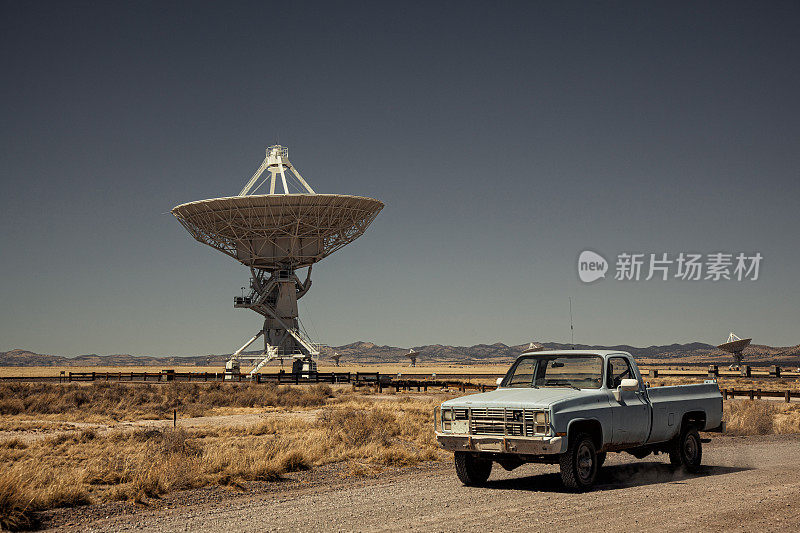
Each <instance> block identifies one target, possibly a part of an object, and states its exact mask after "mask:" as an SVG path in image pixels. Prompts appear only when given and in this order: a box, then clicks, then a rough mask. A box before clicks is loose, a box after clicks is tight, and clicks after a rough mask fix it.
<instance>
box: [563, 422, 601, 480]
mask: <svg viewBox="0 0 800 533" xmlns="http://www.w3.org/2000/svg"><path fill="white" fill-rule="evenodd" d="M559 463H560V464H561V481H562V482H563V483H564V486H565V487H567V488H568V489H571V490H578V491H582V490H586V489H588V488H589V487H591V486H592V485H593V484H594V480H595V478H597V470H598V468H599V462H598V460H597V449H596V448H595V445H594V441H592V438H591V437H590V436H589V435H587V434H586V433H580V434H578V435H576V436H575V438H574V439H571V440H570V443H569V447H568V448H567V451H566V452H564V453H562V454H561V457H560V458H559Z"/></svg>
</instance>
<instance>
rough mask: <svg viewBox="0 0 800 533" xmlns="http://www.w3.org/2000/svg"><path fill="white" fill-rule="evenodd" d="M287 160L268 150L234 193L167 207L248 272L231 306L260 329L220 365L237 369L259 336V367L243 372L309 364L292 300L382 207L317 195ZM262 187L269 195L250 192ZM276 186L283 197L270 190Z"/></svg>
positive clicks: (310, 349)
mask: <svg viewBox="0 0 800 533" xmlns="http://www.w3.org/2000/svg"><path fill="white" fill-rule="evenodd" d="M288 156H289V152H288V149H287V148H285V147H283V146H279V145H275V146H270V147H268V148H267V153H266V157H265V158H264V161H263V162H262V163H261V166H260V167H259V168H258V170H256V172H255V174H253V177H252V178H250V181H248V182H247V184H246V185H245V186H244V188H243V189H242V190H241V191H240V192H239V195H238V196H230V197H224V198H212V199H210V200H199V201H196V202H189V203H185V204H181V205H179V206H176V207H175V208H173V209H172V214H173V215H175V218H177V219H178V221H179V222H180V223H181V224H182V225H183V226H184V227H185V228H186V229H187V230H188V231H189V233H190V234H191V235H192V237H194V238H195V239H197V240H198V241H200V242H201V243H203V244H207V245H208V246H211V247H212V248H215V249H217V250H219V251H221V252H223V253H225V254H227V255H229V256H231V257H233V258H234V259H236V260H237V261H239V262H240V263H242V264H244V265H245V266H247V267H250V272H251V274H252V278H251V280H250V289H251V292H250V294H249V295H247V296H245V295H244V294H243V295H242V296H241V297H237V298H235V299H234V307H239V308H249V309H253V310H254V311H256V312H258V313H260V314H262V315H263V316H264V317H265V322H264V328H263V329H262V330H261V331H260V332H259V333H258V334H257V335H256V336H254V337H253V338H252V339H250V340H249V341H248V342H247V343H246V344H245V345H244V346H242V347H241V348H239V350H237V351H236V352H234V353H233V355H232V357H231V361H229V363H231V364H229V365H228V368H231V369H234V368H238V360H239V359H245V358H246V357H244V356H241V353H242V352H243V351H244V350H245V349H246V348H247V347H248V346H250V344H252V343H253V342H255V341H256V339H258V338H259V337H260V336H262V335H263V336H264V353H263V354H261V355H260V356H257V357H255V358H254V359H258V360H259V362H258V364H257V365H256V367H255V368H254V369H253V371H252V372H251V374H252V373H253V372H256V371H257V370H258V369H260V368H261V366H263V365H264V364H265V363H266V362H267V361H269V360H270V359H274V358H283V357H287V358H288V357H294V358H298V357H299V358H302V359H306V360H310V357H311V356H312V355H318V354H319V349H318V347H317V346H316V345H314V344H313V343H311V342H310V341H309V340H308V339H307V338H306V337H305V335H304V334H303V332H302V331H301V329H300V327H299V323H298V320H297V316H298V315H297V299H299V298H301V297H302V296H303V295H305V293H306V292H307V291H308V289H309V288H310V286H311V266H312V265H313V264H314V263H316V262H318V261H320V260H321V259H323V258H325V257H327V256H329V255H330V254H332V253H333V252H335V251H336V250H338V249H339V248H342V247H343V246H345V245H347V244H349V243H351V242H353V241H354V240H355V239H357V238H358V237H360V236H361V235H363V234H364V232H365V231H366V229H367V227H369V225H370V224H371V223H372V221H373V220H375V217H376V216H378V213H379V212H380V210H381V209H383V203H382V202H380V201H378V200H375V199H374V198H366V197H363V196H349V195H341V194H317V193H316V192H315V191H314V189H312V188H311V186H310V185H309V184H308V183H307V182H306V181H305V179H303V177H302V176H301V175H300V173H299V172H298V170H297V169H296V168H295V167H294V165H292V163H291V162H290V161H289V157H288ZM265 173H268V175H265ZM262 176H264V177H262ZM287 177H288V178H289V179H288V180H287ZM292 177H294V180H293V179H292ZM267 185H268V186H269V194H255V193H256V192H257V191H258V190H259V189H260V188H261V187H262V186H265V187H266V186H267ZM290 185H294V188H295V189H297V192H295V191H293V190H291V188H290ZM276 188H279V189H282V191H283V192H282V193H281V192H277V193H276ZM304 267H308V273H307V276H306V280H305V281H304V282H303V281H301V280H300V278H298V277H297V275H296V273H295V270H296V269H299V268H304ZM252 358H253V357H251V359H252ZM233 363H235V364H233ZM308 368H309V369H310V368H311V365H309V367H308ZM304 371H305V370H304Z"/></svg>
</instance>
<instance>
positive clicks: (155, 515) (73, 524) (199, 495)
mask: <svg viewBox="0 0 800 533" xmlns="http://www.w3.org/2000/svg"><path fill="white" fill-rule="evenodd" d="M703 463H704V464H705V465H708V466H707V467H705V469H704V470H703V472H702V473H701V474H700V475H687V474H684V473H682V472H680V471H676V470H674V469H672V468H671V467H670V466H669V464H668V462H667V461H665V459H664V456H663V455H662V456H657V457H653V456H651V457H648V458H646V459H644V460H641V461H637V460H635V459H634V458H633V457H631V456H629V455H627V454H611V455H610V456H609V459H608V461H607V463H606V466H605V467H604V468H603V469H602V471H601V474H600V479H599V484H598V486H597V487H596V489H595V490H593V491H592V492H589V493H585V494H571V493H566V492H564V491H563V489H562V488H561V485H560V482H559V476H558V474H557V467H555V466H548V465H527V466H523V467H521V468H519V469H517V470H515V471H514V472H510V473H509V472H505V471H503V470H502V469H500V468H498V467H496V466H495V470H494V471H493V473H492V477H491V478H490V481H489V483H488V485H487V486H486V487H481V488H468V487H464V486H462V485H461V484H460V483H459V482H458V480H457V479H456V477H455V472H454V470H453V467H452V465H451V464H450V463H427V464H423V465H419V466H416V467H410V468H404V469H403V468H398V469H387V470H384V471H383V472H382V473H381V474H380V475H378V476H374V477H352V476H348V475H347V473H346V472H345V471H344V469H343V468H341V467H340V465H329V466H327V467H322V468H318V469H314V470H312V471H310V472H303V473H297V474H292V475H291V477H290V478H288V479H287V480H285V481H282V482H276V483H262V484H253V485H250V486H248V488H247V490H246V491H234V490H230V489H223V488H210V489H201V490H195V491H186V492H182V493H177V494H174V495H172V496H169V497H166V498H164V499H163V500H160V501H157V502H156V503H155V504H153V505H152V506H151V507H135V506H133V505H131V504H120V503H118V504H103V505H96V506H90V507H84V508H79V509H75V510H59V511H55V512H53V513H54V514H52V515H50V516H49V517H46V521H45V525H48V524H49V525H50V526H51V528H53V529H57V530H63V531H142V530H144V531H221V530H224V531H226V532H227V533H236V532H244V531H263V530H270V531H293V532H296V531H319V530H336V531H388V530H397V529H411V530H425V531H494V530H503V531H522V530H532V529H535V528H538V527H542V528H544V527H546V528H548V529H551V530H567V531H579V532H580V531H598V530H626V531H633V530H636V531H687V530H697V531H755V530H760V531H798V530H800V435H781V436H765V437H727V436H715V437H713V441H712V442H711V443H710V444H707V445H705V448H704V457H703Z"/></svg>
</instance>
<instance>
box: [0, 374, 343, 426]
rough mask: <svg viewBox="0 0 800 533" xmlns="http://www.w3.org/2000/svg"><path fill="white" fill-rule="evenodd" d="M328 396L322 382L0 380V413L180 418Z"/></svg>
mask: <svg viewBox="0 0 800 533" xmlns="http://www.w3.org/2000/svg"><path fill="white" fill-rule="evenodd" d="M332 396H333V390H332V389H331V387H329V386H328V385H310V386H303V387H290V386H280V387H279V386H276V385H273V384H260V385H257V384H246V383H245V384H238V383H170V384H163V385H158V384H146V385H145V384H138V385H133V384H119V383H106V382H95V383H90V384H78V383H69V384H51V383H1V384H0V416H3V417H6V421H8V417H12V416H15V417H16V418H19V417H34V418H47V419H50V420H57V421H90V420H91V421H104V420H105V421H114V420H139V419H163V418H168V417H170V416H171V415H172V412H173V410H177V411H179V412H180V413H181V416H184V417H185V416H202V415H204V414H206V413H209V412H210V411H212V410H216V409H219V408H229V409H230V408H242V407H250V408H252V407H313V406H320V405H323V404H324V403H325V401H326V399H328V398H330V397H332ZM14 421H17V420H14ZM0 424H2V421H0Z"/></svg>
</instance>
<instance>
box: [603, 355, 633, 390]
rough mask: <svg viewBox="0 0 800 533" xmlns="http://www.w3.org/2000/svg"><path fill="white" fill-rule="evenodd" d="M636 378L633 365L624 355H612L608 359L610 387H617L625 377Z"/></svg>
mask: <svg viewBox="0 0 800 533" xmlns="http://www.w3.org/2000/svg"><path fill="white" fill-rule="evenodd" d="M628 378H634V374H633V371H632V370H631V365H630V364H629V363H628V360H627V359H625V358H624V357H612V358H610V359H609V360H608V379H607V383H608V388H609V389H616V388H617V387H619V384H620V383H621V382H622V380H623V379H628Z"/></svg>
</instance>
